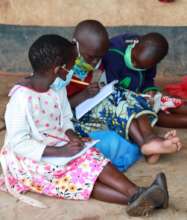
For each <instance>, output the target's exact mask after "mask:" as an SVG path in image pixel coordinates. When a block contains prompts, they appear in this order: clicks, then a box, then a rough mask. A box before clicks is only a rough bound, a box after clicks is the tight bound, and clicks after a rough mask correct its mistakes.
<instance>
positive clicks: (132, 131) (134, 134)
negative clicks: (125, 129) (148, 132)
mask: <svg viewBox="0 0 187 220" xmlns="http://www.w3.org/2000/svg"><path fill="white" fill-rule="evenodd" d="M129 137H131V139H132V140H133V141H134V142H135V143H136V144H138V145H139V146H142V144H144V138H143V134H142V133H141V130H140V128H139V124H138V122H137V120H136V119H134V120H133V121H132V122H131V125H130V127H129Z"/></svg>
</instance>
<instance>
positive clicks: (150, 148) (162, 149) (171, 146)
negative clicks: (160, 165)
mask: <svg viewBox="0 0 187 220" xmlns="http://www.w3.org/2000/svg"><path fill="white" fill-rule="evenodd" d="M181 147H182V145H181V142H180V139H179V138H178V137H177V136H176V134H175V132H173V131H169V132H168V133H166V135H165V139H164V140H162V141H160V140H157V139H153V140H152V141H150V142H148V143H145V144H144V145H143V146H142V153H143V154H145V155H151V154H158V153H159V154H171V153H175V152H176V151H179V150H180V149H181Z"/></svg>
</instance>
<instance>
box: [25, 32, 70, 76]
mask: <svg viewBox="0 0 187 220" xmlns="http://www.w3.org/2000/svg"><path fill="white" fill-rule="evenodd" d="M71 47H72V43H71V42H69V41H68V40H67V39H65V38H63V37H61V36H59V35H56V34H47V35H42V36H41V37H39V38H38V39H36V40H35V41H34V43H33V44H32V45H31V47H30V49H29V53H28V56H29V61H30V63H31V66H32V68H33V71H34V72H35V73H43V72H45V71H48V70H50V69H51V68H52V67H56V66H60V65H62V64H65V63H66V62H68V59H69V58H70V54H71Z"/></svg>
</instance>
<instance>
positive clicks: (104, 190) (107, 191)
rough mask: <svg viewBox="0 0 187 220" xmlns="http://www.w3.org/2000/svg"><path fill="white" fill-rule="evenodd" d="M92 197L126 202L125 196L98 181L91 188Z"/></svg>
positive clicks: (114, 201)
mask: <svg viewBox="0 0 187 220" xmlns="http://www.w3.org/2000/svg"><path fill="white" fill-rule="evenodd" d="M92 197H93V198H95V199H97V200H100V201H104V202H111V203H117V204H123V205H127V203H128V198H127V196H125V195H124V194H122V193H120V192H118V191H116V190H114V189H112V188H110V187H108V186H106V185H105V184H103V183H101V182H99V181H97V182H96V184H95V186H94V188H93V191H92Z"/></svg>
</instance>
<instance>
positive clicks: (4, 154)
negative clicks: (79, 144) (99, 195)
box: [0, 85, 108, 204]
mask: <svg viewBox="0 0 187 220" xmlns="http://www.w3.org/2000/svg"><path fill="white" fill-rule="evenodd" d="M10 96H11V98H10V101H9V103H8V104H7V109H6V113H5V121H6V128H7V133H6V137H5V143H4V146H3V148H2V151H1V155H0V156H1V157H0V160H1V165H2V170H3V179H2V178H1V182H0V183H1V186H3V184H4V186H5V189H6V190H8V191H9V192H10V193H12V194H13V195H15V196H17V197H18V195H20V194H19V193H20V192H25V191H34V192H37V193H41V194H45V195H48V196H55V197H59V198H64V199H77V200H86V199H89V197H90V194H91V192H92V189H93V186H94V184H95V181H96V179H97V177H98V176H99V174H100V173H101V172H102V170H103V168H104V166H105V165H106V164H107V163H108V160H107V159H105V158H104V157H103V155H102V154H101V153H100V152H98V151H97V150H96V149H95V148H90V149H88V150H87V152H86V153H83V154H82V155H81V156H79V157H77V158H76V159H72V160H71V161H70V162H68V163H67V164H63V163H61V162H59V164H52V163H49V162H46V161H44V160H43V157H42V155H43V152H44V150H45V147H46V146H50V145H51V146H55V145H58V144H59V142H62V141H63V140H68V137H67V136H66V135H65V131H66V130H67V129H74V128H73V124H72V122H71V118H72V112H71V108H70V105H69V102H68V100H67V95H66V90H65V89H63V90H61V91H59V92H56V91H54V90H52V89H49V90H48V91H47V92H44V93H39V92H36V91H34V90H31V89H29V88H27V87H24V86H19V85H16V86H14V87H13V89H12V90H11V92H10ZM59 161H61V160H60V158H59ZM21 197H22V196H21V195H20V198H21ZM23 200H25V199H24V198H23ZM26 202H28V201H26ZM30 203H31V204H32V202H30Z"/></svg>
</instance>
